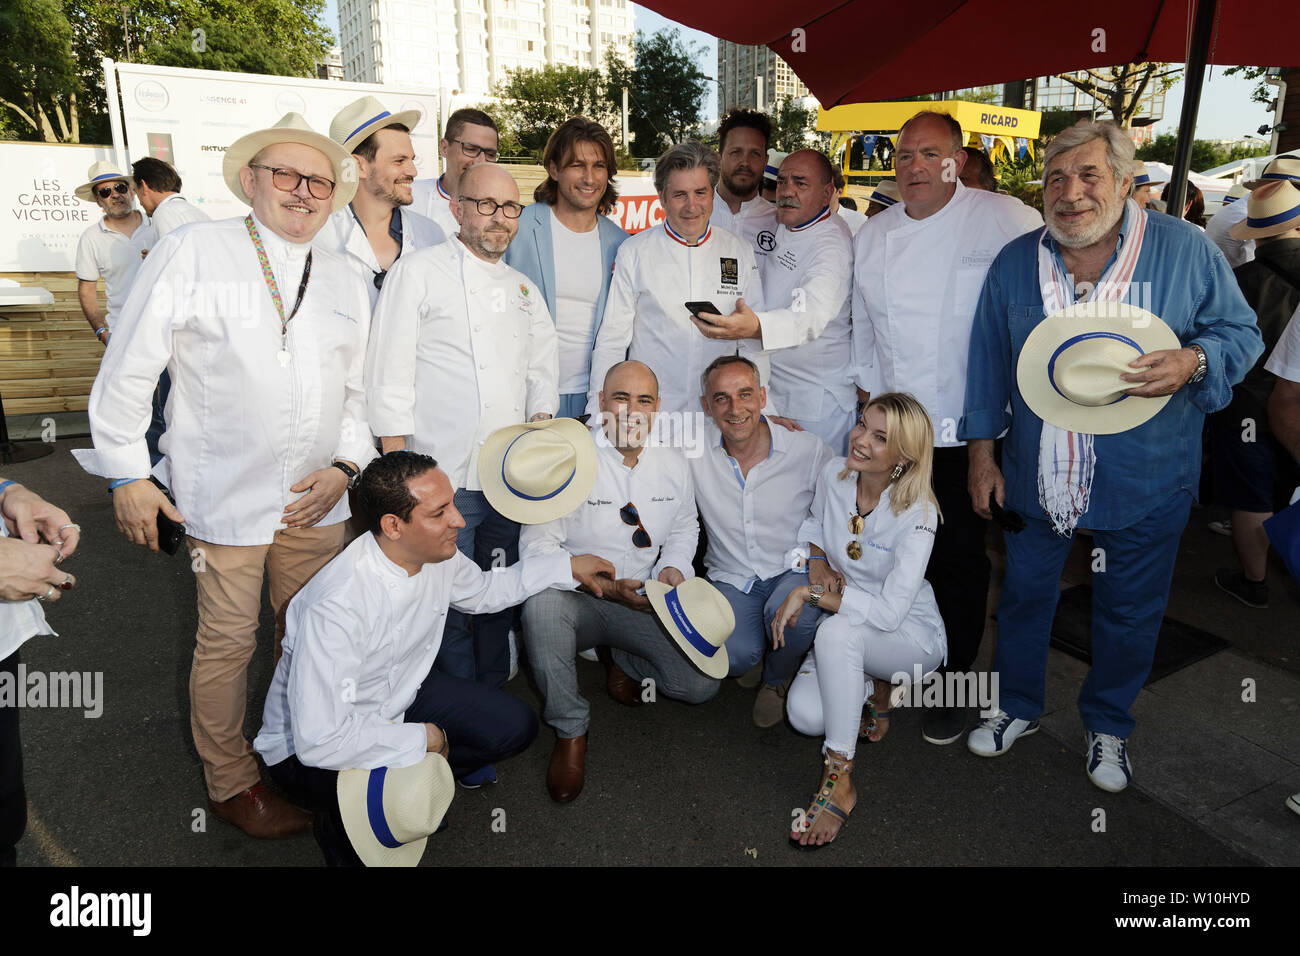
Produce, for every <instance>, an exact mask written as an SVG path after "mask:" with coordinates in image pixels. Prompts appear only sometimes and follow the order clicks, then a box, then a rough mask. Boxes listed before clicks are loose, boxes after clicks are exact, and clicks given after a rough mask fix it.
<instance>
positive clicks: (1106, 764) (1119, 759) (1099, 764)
mask: <svg viewBox="0 0 1300 956" xmlns="http://www.w3.org/2000/svg"><path fill="white" fill-rule="evenodd" d="M1084 741H1085V742H1086V743H1087V745H1088V779H1089V780H1091V781H1092V782H1093V783H1095V784H1096V785H1097V786H1099V787H1101V789H1103V790H1109V791H1110V792H1111V793H1119V792H1120V791H1121V790H1123V789H1124V788H1125V787H1127V786H1128V785H1129V784H1130V783H1132V782H1133V765H1132V764H1131V763H1129V759H1128V741H1126V740H1124V738H1122V737H1115V736H1113V735H1111V734H1094V733H1093V732H1092V731H1091V730H1085V731H1084Z"/></svg>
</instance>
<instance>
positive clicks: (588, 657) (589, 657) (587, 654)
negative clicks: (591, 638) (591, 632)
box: [578, 647, 600, 663]
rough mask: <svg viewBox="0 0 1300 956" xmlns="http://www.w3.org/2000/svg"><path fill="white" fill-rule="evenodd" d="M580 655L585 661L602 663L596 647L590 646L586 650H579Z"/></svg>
mask: <svg viewBox="0 0 1300 956" xmlns="http://www.w3.org/2000/svg"><path fill="white" fill-rule="evenodd" d="M578 656H579V657H581V658H582V659H583V660H584V661H594V662H595V663H600V656H599V655H598V654H597V653H596V649H595V648H594V647H589V648H587V649H586V650H585V651H578Z"/></svg>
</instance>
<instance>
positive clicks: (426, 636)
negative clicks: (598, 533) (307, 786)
mask: <svg viewBox="0 0 1300 956" xmlns="http://www.w3.org/2000/svg"><path fill="white" fill-rule="evenodd" d="M573 586H574V582H573V579H572V577H571V572H570V565H569V560H568V555H555V556H553V557H551V558H539V559H536V560H533V561H523V562H520V563H518V564H515V565H513V566H512V567H509V568H501V569H493V570H492V571H483V570H481V569H480V568H479V567H478V566H477V565H476V564H474V562H473V561H471V560H470V559H469V558H467V557H465V555H463V554H461V553H460V552H459V551H457V552H456V553H455V554H454V555H453V556H452V557H451V558H450V559H448V560H446V561H441V562H439V563H437V564H426V565H424V567H422V568H421V569H420V572H419V573H418V574H414V575H408V574H407V573H406V571H405V569H403V568H401V567H399V566H398V565H396V564H394V563H393V562H392V561H390V560H389V559H388V556H387V555H385V554H384V552H383V551H382V550H381V549H380V547H379V545H378V544H377V543H376V542H375V536H374V535H373V534H369V533H367V534H363V535H362V536H361V537H359V538H357V539H356V540H355V541H353V542H352V543H351V544H350V545H348V546H347V548H345V549H344V550H343V552H342V553H341V554H339V555H338V557H336V558H335V559H334V560H333V561H331V562H330V563H329V564H327V565H326V566H325V567H324V568H322V569H321V570H320V571H319V572H318V573H317V574H316V576H315V577H314V578H312V579H311V581H309V582H308V583H307V585H306V586H305V587H304V588H303V589H302V590H301V591H299V592H298V594H297V595H296V596H295V597H294V599H293V600H292V601H290V602H289V610H288V613H287V615H286V630H285V635H284V647H283V654H282V656H281V657H280V662H279V663H278V664H277V665H276V668H275V675H274V676H273V677H272V678H271V687H270V689H269V690H268V691H267V694H266V707H265V709H264V711H263V713H262V729H261V732H260V733H258V735H257V739H256V740H254V741H253V747H254V748H255V749H256V750H257V752H258V753H260V754H261V755H262V757H263V759H264V760H265V761H266V763H267V765H268V766H273V765H274V764H277V763H279V762H280V761H282V760H287V759H288V758H289V756H290V755H291V754H295V753H296V754H297V755H298V759H299V760H300V761H301V762H302V763H303V764H304V765H305V766H308V767H322V768H324V769H326V770H348V769H352V768H358V769H362V770H372V769H374V768H376V767H393V768H397V767H409V766H411V765H412V764H416V763H419V762H420V761H421V760H423V759H424V754H425V747H426V739H425V732H424V725H423V724H416V723H412V724H408V723H403V722H402V716H403V714H405V712H406V710H407V708H409V707H410V706H411V704H412V703H414V702H415V695H416V692H417V691H418V690H419V689H420V684H422V683H423V682H424V678H425V677H426V676H427V675H428V673H429V668H430V667H432V666H433V661H434V658H435V657H437V656H438V649H439V648H440V647H441V646H442V634H443V630H444V628H445V627H446V624H447V608H448V607H454V608H455V609H456V610H458V611H462V612H464V613H466V614H485V613H491V612H493V611H501V610H504V609H506V608H508V607H514V606H515V605H516V604H520V603H522V602H523V601H524V600H525V599H526V598H527V597H528V596H529V595H532V594H536V593H537V592H539V591H541V590H543V589H544V588H548V587H555V588H572V587H573ZM453 746H455V743H454V742H453Z"/></svg>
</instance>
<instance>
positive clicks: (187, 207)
mask: <svg viewBox="0 0 1300 956" xmlns="http://www.w3.org/2000/svg"><path fill="white" fill-rule="evenodd" d="M211 220H212V217H211V216H209V215H208V214H207V213H205V212H203V211H202V210H201V209H199V208H198V207H197V206H194V205H192V204H191V203H190V202H189V201H188V200H187V199H186V198H185V197H184V196H182V195H181V194H180V193H172V194H171V195H170V196H168V197H167V198H166V199H164V200H163V201H162V202H160V203H159V204H158V205H157V206H155V207H154V210H153V228H154V231H155V232H157V233H158V238H159V239H161V238H162V237H163V236H165V235H167V234H168V233H169V232H171V231H172V230H173V229H175V228H177V227H178V226H183V225H185V224H186V223H187V222H211Z"/></svg>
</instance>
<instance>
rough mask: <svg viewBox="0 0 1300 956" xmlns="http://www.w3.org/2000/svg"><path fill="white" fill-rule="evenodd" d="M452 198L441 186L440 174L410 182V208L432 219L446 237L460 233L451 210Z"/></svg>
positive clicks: (458, 225) (450, 237) (449, 237)
mask: <svg viewBox="0 0 1300 956" xmlns="http://www.w3.org/2000/svg"><path fill="white" fill-rule="evenodd" d="M452 199H453V197H452V196H448V195H447V193H446V192H445V191H444V190H443V188H442V177H441V176H434V177H433V178H432V179H416V180H414V181H413V182H412V183H411V209H412V210H413V211H415V212H418V213H419V214H420V215H421V216H424V217H425V218H426V219H432V220H433V223H434V225H436V226H437V227H438V228H439V229H441V230H442V234H443V236H445V237H446V238H447V239H452V238H454V237H456V236H458V235H460V223H458V222H457V221H456V216H455V214H454V213H453V212H452V211H451V200H452Z"/></svg>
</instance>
